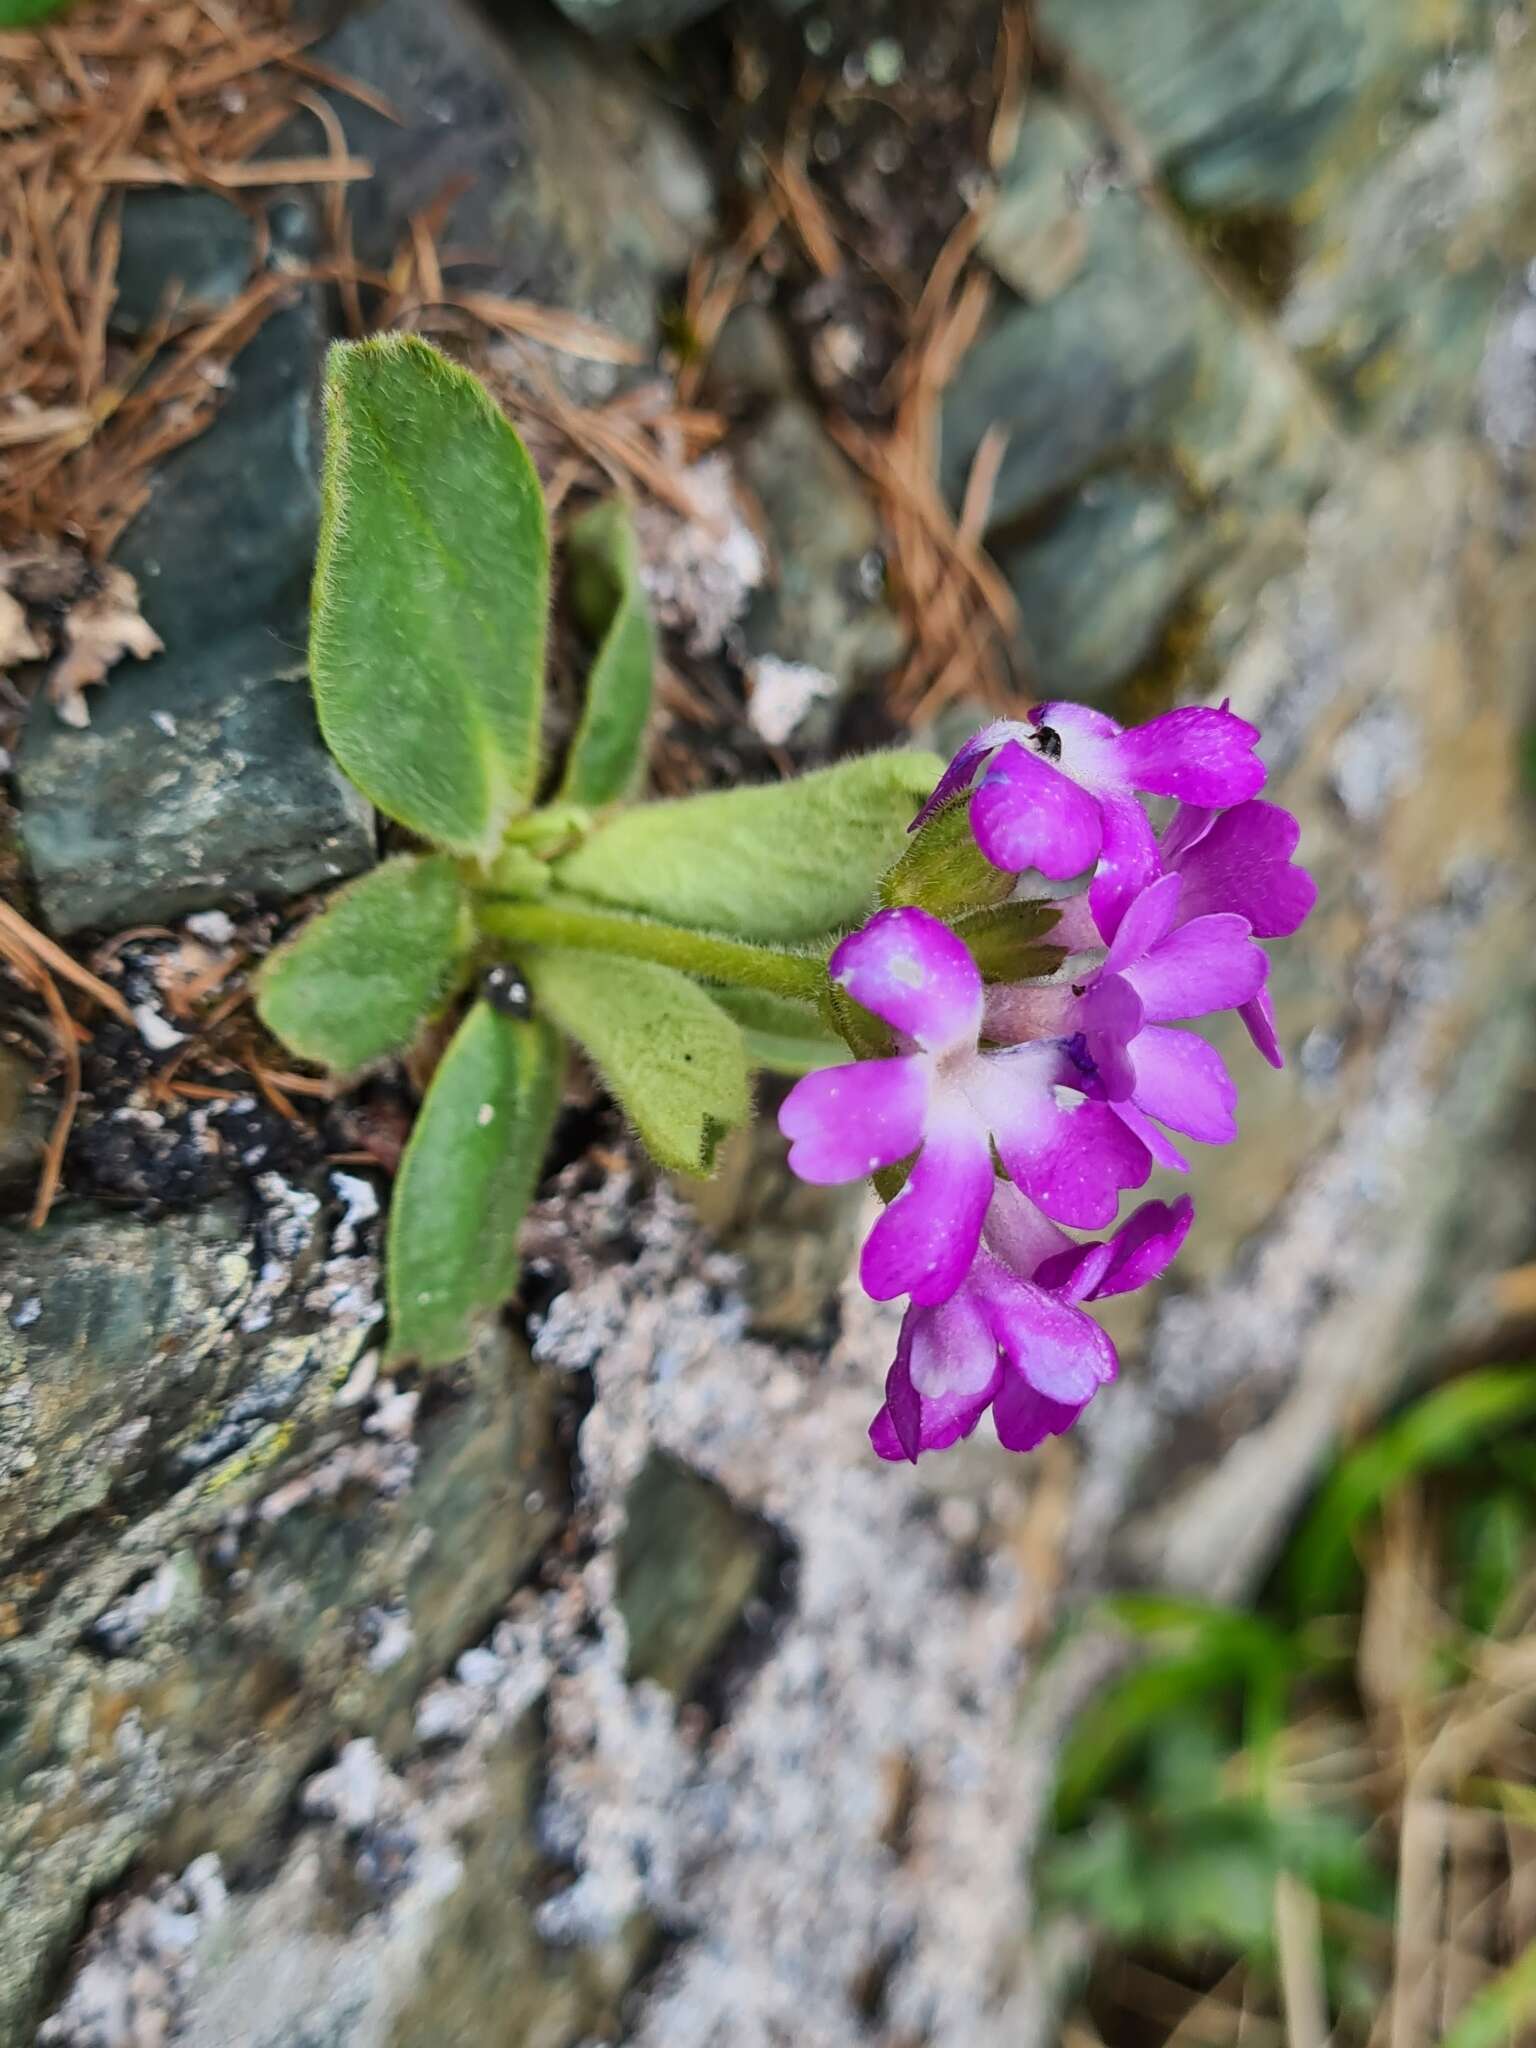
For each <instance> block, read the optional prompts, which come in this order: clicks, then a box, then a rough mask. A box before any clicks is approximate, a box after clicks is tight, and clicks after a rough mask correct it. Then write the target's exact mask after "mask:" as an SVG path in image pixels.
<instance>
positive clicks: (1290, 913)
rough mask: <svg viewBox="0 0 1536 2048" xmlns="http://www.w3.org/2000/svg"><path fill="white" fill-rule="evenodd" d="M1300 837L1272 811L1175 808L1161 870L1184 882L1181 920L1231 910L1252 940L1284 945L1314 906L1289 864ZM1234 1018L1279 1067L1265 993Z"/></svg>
mask: <svg viewBox="0 0 1536 2048" xmlns="http://www.w3.org/2000/svg"><path fill="white" fill-rule="evenodd" d="M1300 837H1301V827H1300V826H1299V825H1298V824H1297V822H1296V820H1295V819H1294V818H1293V817H1292V816H1291V814H1290V812H1289V811H1285V810H1282V809H1281V808H1280V806H1279V805H1278V804H1265V803H1246V804H1238V805H1237V806H1236V808H1235V809H1233V810H1230V811H1224V812H1216V811H1212V810H1206V809H1202V808H1200V807H1198V806H1196V805H1194V804H1180V806H1179V808H1178V810H1177V811H1176V812H1175V813H1174V816H1173V821H1172V823H1171V824H1170V825H1169V827H1168V830H1167V831H1166V832H1165V833H1164V834H1163V841H1162V849H1163V862H1164V865H1165V866H1166V867H1167V868H1168V869H1169V870H1170V872H1173V873H1176V874H1178V875H1180V876H1182V878H1183V882H1184V893H1183V895H1182V896H1181V897H1180V899H1179V916H1180V919H1181V921H1182V920H1183V919H1186V918H1198V917H1201V916H1203V915H1205V914H1206V913H1208V912H1211V911H1217V912H1220V911H1235V912H1236V913H1237V915H1238V916H1240V917H1245V918H1247V920H1248V923H1249V924H1250V925H1251V927H1252V928H1253V934H1254V937H1255V938H1259V939H1283V938H1289V937H1290V935H1291V933H1292V932H1294V931H1295V930H1296V929H1297V928H1298V927H1299V926H1300V925H1301V924H1302V923H1303V922H1304V921H1305V919H1306V918H1307V917H1308V916H1309V915H1310V913H1311V910H1312V906H1313V904H1314V903H1316V901H1317V884H1316V883H1315V882H1314V881H1313V879H1312V877H1311V876H1310V875H1309V874H1308V873H1307V871H1306V869H1305V868H1304V867H1299V866H1298V865H1297V864H1296V863H1295V862H1294V861H1293V860H1292V859H1291V856H1292V854H1293V853H1294V852H1295V851H1296V844H1297V841H1298V840H1299V839H1300ZM1238 1015H1239V1016H1240V1017H1241V1018H1242V1020H1243V1022H1244V1024H1245V1025H1246V1026H1247V1027H1248V1035H1249V1037H1250V1038H1251V1039H1252V1040H1253V1042H1254V1044H1255V1045H1256V1046H1257V1047H1258V1049H1259V1051H1260V1052H1261V1053H1262V1054H1263V1056H1264V1058H1265V1059H1267V1060H1268V1061H1269V1064H1270V1065H1271V1066H1272V1067H1283V1066H1284V1065H1285V1055H1284V1054H1283V1053H1282V1052H1281V1050H1280V1041H1279V1039H1278V1038H1277V1037H1276V1035H1275V1013H1274V1009H1273V1007H1272V1005H1271V1003H1270V1000H1269V991H1268V990H1267V989H1263V988H1261V989H1259V990H1257V991H1256V992H1255V994H1254V995H1253V996H1252V997H1251V998H1250V999H1249V1000H1248V1001H1247V1002H1245V1003H1242V1004H1240V1005H1239V1006H1238Z"/></svg>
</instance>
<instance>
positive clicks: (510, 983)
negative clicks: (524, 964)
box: [480, 962, 533, 1017]
mask: <svg viewBox="0 0 1536 2048" xmlns="http://www.w3.org/2000/svg"><path fill="white" fill-rule="evenodd" d="M480 994H481V997H482V998H483V1000H484V1001H486V1002H488V1003H489V1004H490V1006H491V1008H492V1009H493V1010H499V1011H500V1012H501V1014H502V1016H503V1017H531V1016H532V1015H533V991H532V990H531V989H530V988H529V986H528V984H527V982H526V981H524V979H523V977H522V975H521V974H520V973H519V971H518V970H517V968H515V967H513V966H511V965H510V964H509V963H507V962H502V963H501V964H500V965H499V966H496V967H487V969H486V970H485V972H484V974H482V975H481V977H480Z"/></svg>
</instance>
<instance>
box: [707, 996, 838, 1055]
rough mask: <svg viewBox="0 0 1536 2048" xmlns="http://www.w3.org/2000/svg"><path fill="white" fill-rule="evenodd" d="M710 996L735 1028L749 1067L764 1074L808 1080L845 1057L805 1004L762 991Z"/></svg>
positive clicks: (817, 1017)
mask: <svg viewBox="0 0 1536 2048" xmlns="http://www.w3.org/2000/svg"><path fill="white" fill-rule="evenodd" d="M710 994H711V995H712V996H713V997H714V999H715V1001H716V1002H717V1003H718V1004H719V1005H720V1007H721V1009H723V1010H726V1011H729V1013H730V1015H731V1016H733V1017H734V1018H735V1019H736V1022H737V1023H738V1024H739V1025H740V1026H741V1029H742V1035H743V1037H744V1038H745V1040H746V1045H747V1059H748V1062H749V1063H750V1065H752V1066H753V1067H756V1068H759V1069H761V1070H762V1071H764V1072H766V1073H770V1074H814V1073H815V1072H817V1070H818V1069H819V1068H821V1067H835V1066H838V1065H840V1064H841V1063H842V1062H843V1061H845V1060H846V1059H847V1057H848V1048H847V1046H846V1045H845V1044H844V1043H843V1041H842V1040H841V1038H838V1037H837V1036H835V1035H834V1034H833V1033H832V1032H831V1031H829V1030H828V1029H827V1027H826V1024H825V1023H824V1022H823V1021H822V1018H821V1016H820V1014H819V1012H818V1011H817V1009H816V1008H815V1007H814V1006H813V1005H812V1004H810V1003H797V1002H795V1001H794V1000H793V999H792V998H791V997H789V996H775V995H770V994H769V993H768V992H767V990H766V989H755V988H716V989H711V990H710Z"/></svg>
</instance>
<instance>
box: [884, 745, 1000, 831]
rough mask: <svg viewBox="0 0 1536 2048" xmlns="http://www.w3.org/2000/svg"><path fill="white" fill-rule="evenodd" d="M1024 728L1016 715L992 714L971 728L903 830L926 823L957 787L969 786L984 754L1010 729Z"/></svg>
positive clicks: (985, 755)
mask: <svg viewBox="0 0 1536 2048" xmlns="http://www.w3.org/2000/svg"><path fill="white" fill-rule="evenodd" d="M1026 730H1027V727H1025V726H1022V725H1020V724H1019V723H1018V721H1017V720H1016V719H1012V718H996V719H994V720H993V721H992V723H991V724H990V725H984V726H983V727H982V729H981V731H980V732H973V733H972V734H971V736H970V738H969V739H968V740H967V741H966V743H965V745H964V746H963V747H962V748H961V749H960V751H959V753H958V754H956V756H955V758H954V759H953V760H952V761H951V762H950V764H949V766H948V767H947V768H946V769H945V770H944V773H943V774H942V775H941V776H940V777H939V779H938V783H937V785H936V786H935V788H934V792H933V795H932V796H931V797H929V799H928V801H927V803H925V804H924V805H923V808H922V809H921V810H920V811H919V812H918V814H917V816H916V817H915V818H914V819H913V820H912V822H911V824H910V825H909V826H908V827H907V830H908V831H909V832H916V831H918V830H919V829H920V828H921V827H922V826H924V825H926V824H927V822H928V820H929V819H930V818H931V817H932V816H933V814H934V812H935V811H936V810H938V809H939V808H940V807H941V805H943V804H947V803H948V802H949V800H950V798H951V797H952V796H955V795H957V794H958V793H959V791H961V790H962V789H965V788H967V787H968V786H969V784H970V783H971V781H972V779H973V777H974V776H975V773H976V770H977V769H978V768H979V767H980V766H981V764H982V762H983V761H984V760H985V759H986V758H987V756H988V754H991V753H994V752H995V751H996V749H997V748H998V747H1000V746H1001V745H1002V743H1003V741H1004V740H1006V739H1008V738H1010V737H1011V736H1012V735H1013V734H1014V733H1021V732H1024V731H1026Z"/></svg>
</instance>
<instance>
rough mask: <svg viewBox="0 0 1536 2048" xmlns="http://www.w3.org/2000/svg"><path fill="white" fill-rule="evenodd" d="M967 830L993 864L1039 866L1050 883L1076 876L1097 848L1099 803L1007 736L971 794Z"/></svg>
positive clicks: (1010, 868)
mask: <svg viewBox="0 0 1536 2048" xmlns="http://www.w3.org/2000/svg"><path fill="white" fill-rule="evenodd" d="M971 830H972V831H973V832H974V833H975V835H976V844H977V845H978V846H979V847H980V848H981V850H982V852H983V853H984V854H985V855H986V857H987V859H988V860H989V861H991V863H992V865H993V867H995V868H1001V869H1003V871H1004V872H1005V873H1006V874H1010V875H1017V874H1021V873H1022V872H1023V871H1024V869H1025V868H1037V869H1038V870H1039V872H1040V873H1041V874H1042V875H1048V876H1049V877H1050V878H1051V880H1052V881H1056V882H1063V881H1065V880H1066V879H1067V878H1068V876H1070V875H1080V874H1081V873H1082V872H1083V870H1084V869H1085V868H1086V867H1088V866H1089V865H1090V864H1091V863H1092V861H1093V860H1094V858H1095V857H1096V856H1097V854H1098V851H1099V846H1100V843H1101V841H1102V839H1103V828H1102V826H1101V825H1100V823H1099V807H1098V805H1097V804H1096V803H1095V802H1094V800H1093V798H1092V797H1091V796H1089V795H1088V793H1087V791H1086V790H1083V789H1080V788H1079V787H1078V785H1077V784H1076V783H1075V782H1073V781H1071V780H1070V779H1069V778H1068V777H1067V776H1065V775H1063V774H1062V773H1061V771H1060V770H1059V769H1057V768H1053V767H1052V766H1051V764H1050V762H1049V761H1045V760H1042V759H1041V757H1040V756H1039V755H1038V754H1035V753H1031V752H1030V751H1029V750H1028V749H1027V748H1025V747H1021V746H1020V745H1019V743H1018V741H1017V740H1009V741H1008V742H1007V743H1006V744H1005V745H1004V746H1001V747H999V748H998V750H997V752H996V754H995V755H994V756H993V757H992V759H991V761H989V762H988V764H987V772H986V774H985V775H984V776H983V777H982V779H981V784H980V787H979V788H978V789H977V791H976V794H975V795H974V796H973V797H972V798H971Z"/></svg>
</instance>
